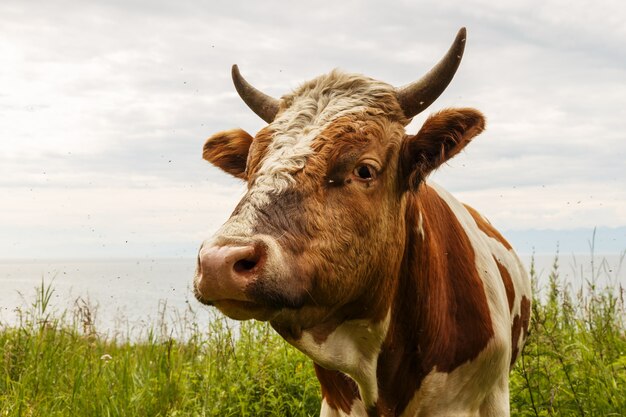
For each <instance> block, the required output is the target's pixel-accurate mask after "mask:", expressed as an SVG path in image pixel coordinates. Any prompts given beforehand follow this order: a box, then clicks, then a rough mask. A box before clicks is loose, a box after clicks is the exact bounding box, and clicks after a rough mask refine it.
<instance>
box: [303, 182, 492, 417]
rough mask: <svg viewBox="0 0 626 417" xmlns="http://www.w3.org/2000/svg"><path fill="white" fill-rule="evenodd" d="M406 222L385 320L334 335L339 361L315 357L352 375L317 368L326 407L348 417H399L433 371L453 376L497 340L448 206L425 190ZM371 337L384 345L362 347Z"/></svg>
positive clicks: (468, 249) (412, 197)
mask: <svg viewBox="0 0 626 417" xmlns="http://www.w3.org/2000/svg"><path fill="white" fill-rule="evenodd" d="M406 225H407V232H406V241H405V254H404V259H403V263H402V266H401V268H400V271H398V279H397V286H396V287H395V289H394V296H393V299H392V301H391V305H390V308H389V315H388V316H387V318H386V320H384V321H381V322H379V323H371V322H370V323H369V324H366V323H367V321H361V327H360V328H361V330H362V331H361V332H360V333H359V332H355V331H354V330H355V328H358V327H359V326H358V324H357V323H353V325H352V326H353V327H352V329H351V330H350V331H344V332H339V333H337V335H338V336H337V339H336V340H334V341H335V342H338V343H336V344H335V343H332V345H334V346H335V349H336V350H337V351H336V352H334V353H335V354H337V356H336V357H333V356H332V355H331V356H328V358H329V359H330V361H328V362H327V363H324V362H322V361H319V360H317V359H316V356H315V355H310V356H311V357H312V358H313V359H314V360H316V362H317V363H318V364H320V365H322V366H324V367H326V368H328V369H340V370H341V371H343V373H345V374H348V375H349V376H350V377H351V378H352V380H351V379H346V377H345V375H344V374H343V373H342V372H337V371H330V370H327V369H324V368H322V367H320V366H319V365H316V372H317V375H318V379H319V380H320V383H321V385H322V394H323V396H324V401H325V402H326V406H330V407H331V408H333V409H337V410H341V411H342V412H343V413H344V414H343V415H361V414H363V413H365V412H366V410H367V412H368V413H369V414H372V415H385V416H387V415H391V416H394V415H399V414H400V413H401V412H402V411H403V410H404V409H405V407H406V406H407V404H408V403H409V401H410V400H411V399H412V398H413V396H414V395H415V393H416V391H417V390H419V388H420V385H421V383H422V380H423V379H424V378H425V377H426V376H427V375H428V374H429V373H431V371H433V370H435V371H437V372H445V373H449V372H452V371H453V370H454V369H456V368H457V367H458V366H460V365H461V364H463V363H465V362H467V361H469V360H471V359H473V358H475V357H476V356H477V355H478V353H479V352H480V351H481V350H482V349H483V348H484V347H485V345H486V344H487V342H488V340H489V339H490V338H491V336H492V335H493V329H492V325H491V321H490V318H489V312H488V307H487V302H486V297H485V294H484V291H483V284H482V281H481V279H480V277H479V276H478V274H477V273H476V265H475V261H474V249H473V247H472V245H471V243H470V240H469V238H468V237H467V235H466V233H465V231H464V229H463V226H462V225H461V224H460V223H459V221H458V220H457V218H456V216H455V215H454V213H453V211H452V210H451V208H450V207H449V204H448V203H447V202H446V201H445V200H444V198H442V197H441V196H440V194H439V193H438V192H437V191H435V190H434V189H433V188H431V187H428V186H426V185H423V186H422V187H420V190H419V192H418V193H416V194H409V195H408V196H407V202H406ZM468 271H469V272H468ZM348 323H349V322H348ZM346 324H347V323H346ZM342 326H343V325H342ZM349 326H350V325H347V327H346V328H345V329H344V330H348V329H349ZM368 326H369V327H368ZM338 329H339V328H338ZM383 333H384V335H383ZM372 334H376V335H377V338H378V337H381V336H382V337H384V340H383V341H382V343H381V344H377V343H378V339H377V338H370V340H369V342H368V343H365V344H363V343H362V342H363V340H367V338H366V339H363V337H364V336H365V335H370V336H371V335H372ZM339 335H341V336H339ZM331 336H332V335H331ZM339 337H343V338H344V339H342V340H341V341H340V340H339ZM328 346H331V345H330V344H329V345H327V349H328ZM346 352H350V354H349V355H346ZM307 353H308V352H307ZM359 355H361V356H360V357H359ZM337 357H350V358H351V359H350V360H351V363H352V365H356V364H362V366H360V367H358V366H357V368H358V372H357V373H354V369H348V368H346V367H343V366H341V365H340V366H338V363H337V360H336V359H337ZM333 360H334V362H333ZM355 382H356V383H355ZM357 388H358V389H357ZM359 410H360V412H359ZM331 415H332V414H331ZM337 415H342V414H337Z"/></svg>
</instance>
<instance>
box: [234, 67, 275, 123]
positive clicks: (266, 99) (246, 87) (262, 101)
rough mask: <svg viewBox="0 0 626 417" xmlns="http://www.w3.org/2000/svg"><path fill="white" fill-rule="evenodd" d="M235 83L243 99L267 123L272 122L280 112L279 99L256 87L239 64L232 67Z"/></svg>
mask: <svg viewBox="0 0 626 417" xmlns="http://www.w3.org/2000/svg"><path fill="white" fill-rule="evenodd" d="M232 75H233V83H234V84H235V88H236V89H237V92H238V93H239V96H240V97H241V98H242V100H243V101H244V102H245V103H246V104H247V105H248V107H250V109H252V111H253V112H255V113H256V114H257V115H258V116H259V117H260V118H261V119H263V120H265V121H266V122H267V123H272V122H273V121H274V118H275V117H276V113H278V106H279V101H278V100H276V99H275V98H274V97H270V96H268V95H267V94H265V93H262V92H261V91H259V90H257V89H256V88H254V87H253V86H252V85H250V83H248V82H247V81H246V80H245V79H244V78H243V77H242V76H241V73H240V72H239V68H238V67H237V65H233V69H232Z"/></svg>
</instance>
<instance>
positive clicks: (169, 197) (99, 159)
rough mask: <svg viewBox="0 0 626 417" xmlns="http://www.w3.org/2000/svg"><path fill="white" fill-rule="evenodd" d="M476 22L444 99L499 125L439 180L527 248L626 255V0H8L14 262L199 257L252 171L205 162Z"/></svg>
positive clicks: (3, 190)
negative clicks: (247, 98)
mask: <svg viewBox="0 0 626 417" xmlns="http://www.w3.org/2000/svg"><path fill="white" fill-rule="evenodd" d="M463 26H465V27H467V31H468V37H467V44H466V49H465V55H464V58H463V61H462V63H461V66H460V68H459V71H458V72H457V75H456V76H455V78H454V80H453V81H452V83H451V84H450V86H449V87H448V89H447V90H446V92H444V93H443V94H442V96H441V97H440V98H439V99H438V100H437V101H436V102H435V103H434V104H433V105H431V107H430V108H429V109H428V110H426V111H425V112H424V113H422V114H421V115H419V116H418V117H416V118H415V119H414V121H413V122H412V123H411V125H409V126H408V128H407V131H408V132H409V133H415V132H417V130H418V129H419V127H420V125H421V124H422V123H423V121H424V119H425V118H426V117H427V115H428V114H429V113H432V112H434V111H437V110H438V109H441V108H444V107H455V106H456V107H475V108H477V109H479V110H481V111H482V112H483V113H484V114H485V115H486V117H487V130H486V131H485V132H484V133H483V134H482V135H480V136H479V137H478V138H477V139H476V140H475V141H474V142H472V144H471V145H470V146H469V147H468V148H467V150H466V151H465V152H463V153H462V154H461V155H460V156H458V157H456V158H454V159H453V160H451V161H450V162H449V163H448V164H447V165H446V166H444V167H443V168H441V169H440V170H439V171H437V172H435V173H434V174H433V175H432V177H431V179H432V180H433V181H435V182H437V183H439V184H441V185H442V186H444V187H445V188H447V189H448V190H449V191H451V192H452V193H453V194H454V195H455V196H457V197H458V198H459V199H460V200H462V201H464V202H466V203H469V204H470V205H472V206H474V207H475V208H477V209H478V210H479V211H480V212H482V213H483V214H484V215H485V216H486V217H487V218H489V219H490V221H491V222H492V223H493V224H494V225H495V226H496V227H497V228H498V229H499V230H501V231H502V232H503V233H504V235H505V236H506V237H508V238H509V239H510V240H511V241H512V242H513V244H514V246H516V247H518V248H519V250H520V251H521V252H525V253H528V252H530V251H533V250H534V251H537V252H552V251H554V250H555V248H556V247H557V244H558V245H559V247H560V250H561V251H564V252H567V251H572V252H587V251H588V250H589V244H590V240H591V238H592V235H593V230H594V228H595V229H596V234H595V236H596V250H598V251H602V252H607V253H608V252H611V253H618V252H621V251H623V250H626V167H625V165H626V164H625V161H626V110H625V101H626V3H625V2H623V1H621V0H620V1H600V2H597V1H594V2H591V1H580V0H573V1H570V0H568V1H561V0H547V1H546V0H542V1H524V2H494V1H491V0H490V1H487V0H466V1H458V2H444V1H422V2H415V1H399V2H393V3H390V2H377V1H343V2H339V1H316V2H313V3H312V2H306V3H305V2H289V1H263V2H238V1H228V2H220V1H210V2H209V1H192V0H187V1H177V2H170V1H162V0H150V1H147V0H146V1H132V0H131V1H122V0H117V1H115V0H111V1H89V2H80V1H73V2H69V1H67V2H64V1H28V2H26V1H14V0H3V1H2V2H0V144H1V147H0V258H24V259H40V258H79V257H85V258H90V257H91V258H107V257H194V256H195V255H196V252H197V248H198V246H199V244H200V242H201V241H202V240H203V239H205V238H207V237H208V236H210V235H211V234H212V232H213V231H215V230H216V229H217V228H218V227H219V225H221V224H222V223H223V222H224V221H225V220H226V219H227V218H228V216H229V215H230V213H231V212H232V210H233V208H234V206H235V204H236V203H237V201H238V200H239V199H240V198H241V196H242V195H243V192H244V185H243V184H242V183H241V182H239V181H237V180H234V179H232V178H230V177H228V176H227V175H226V174H224V173H222V172H220V171H219V170H217V169H216V168H213V167H211V166H210V165H209V164H208V163H206V162H205V161H203V160H202V159H201V153H202V145H203V144H204V141H205V140H206V138H207V137H209V136H210V135H212V134H213V133H216V132H218V131H220V130H224V129H231V128H237V127H240V128H243V129H245V130H247V131H248V132H250V133H253V134H254V133H255V132H256V131H258V130H259V129H260V128H262V127H263V126H264V122H263V121H262V120H261V119H259V118H258V117H257V116H256V115H255V114H254V113H252V111H250V110H249V109H248V108H247V107H246V106H245V104H243V102H242V101H241V100H240V99H239V97H238V96H237V94H236V92H235V90H234V88H233V86H232V81H231V79H230V67H231V65H232V64H235V63H236V64H238V65H239V68H240V69H241V71H242V73H243V74H244V76H245V77H246V78H247V79H248V80H249V81H250V82H251V83H253V84H254V85H255V86H256V87H257V88H259V89H261V90H263V91H265V92H266V93H268V94H270V95H273V96H275V97H280V96H281V95H282V94H285V93H287V92H289V91H290V90H291V89H293V88H295V87H297V86H298V85H299V84H300V83H302V82H304V81H306V80H309V79H311V78H313V77H315V76H317V75H320V74H323V73H326V72H328V71H330V70H331V69H333V68H341V69H343V70H345V71H349V72H358V73H363V74H366V75H368V76H371V77H373V78H377V79H380V80H383V81H386V82H388V83H390V84H393V85H397V86H401V85H404V84H406V83H409V82H411V81H413V80H415V79H417V78H419V77H421V76H422V75H423V74H424V73H425V72H426V71H427V70H428V69H430V67H431V66H432V65H433V64H434V63H436V62H437V61H438V60H439V59H440V58H441V57H442V56H443V54H444V53H445V51H446V50H447V48H448V47H449V45H450V44H451V42H452V40H453V38H454V36H455V34H456V32H457V31H458V29H459V28H460V27H463Z"/></svg>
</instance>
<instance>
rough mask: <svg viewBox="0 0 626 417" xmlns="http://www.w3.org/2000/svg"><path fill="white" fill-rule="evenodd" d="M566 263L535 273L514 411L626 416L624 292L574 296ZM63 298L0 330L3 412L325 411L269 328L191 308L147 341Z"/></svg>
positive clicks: (595, 289) (41, 294) (294, 356)
mask: <svg viewBox="0 0 626 417" xmlns="http://www.w3.org/2000/svg"><path fill="white" fill-rule="evenodd" d="M558 262H559V260H558V257H556V258H555V262H554V266H553V268H552V271H551V272H550V275H549V278H548V281H547V285H546V287H545V288H539V287H538V279H537V274H536V272H535V270H534V267H533V268H531V275H532V277H533V285H534V287H535V294H536V296H535V300H534V305H533V318H532V324H531V334H530V338H529V340H528V344H527V346H526V348H525V350H524V351H523V354H522V356H521V358H520V359H519V360H518V362H517V364H516V366H515V368H514V370H513V372H512V375H511V410H512V415H519V416H625V415H626V334H625V326H624V324H625V308H624V290H623V288H622V287H621V286H617V285H615V286H608V287H606V286H605V287H599V286H598V285H597V284H596V281H595V277H593V276H592V277H588V280H587V281H586V284H585V286H584V287H581V288H577V289H574V288H571V284H570V283H567V282H563V281H562V279H561V277H560V273H559V269H560V267H559V263H558ZM592 270H593V268H592ZM593 274H594V273H593V272H592V275H593ZM52 294H53V289H52V287H51V286H46V285H44V284H43V283H42V285H41V286H40V288H38V290H37V295H36V297H35V298H34V300H33V303H32V305H30V306H28V307H26V308H24V309H23V310H22V311H21V312H20V315H19V321H18V323H17V325H13V326H10V327H9V326H6V325H2V326H0V416H313V415H318V414H319V405H320V391H319V386H318V383H317V380H316V378H315V374H314V371H313V367H312V364H311V362H310V361H309V360H308V359H307V358H306V357H305V356H304V355H302V354H301V353H300V352H298V351H296V350H295V349H294V348H292V347H290V346H289V345H287V344H286V343H285V342H284V341H283V340H282V339H281V338H280V337H279V336H277V335H276V334H275V333H274V332H273V331H272V330H271V328H269V327H268V326H267V325H264V324H259V323H255V322H244V323H241V324H240V325H238V326H237V327H233V326H232V325H231V324H230V322H228V321H227V320H225V319H223V318H221V316H219V315H217V314H216V316H215V318H214V319H213V320H212V321H211V324H210V325H209V327H208V328H202V329H200V328H198V326H197V324H196V322H195V320H194V318H193V317H194V315H193V313H192V312H191V310H190V311H186V312H182V313H178V316H176V320H174V328H173V327H172V324H171V323H170V322H169V321H168V320H166V317H165V316H166V314H167V312H168V310H167V308H166V306H165V305H163V306H162V307H161V311H160V316H159V317H160V319H159V320H157V322H156V323H155V324H154V325H152V326H146V327H145V328H144V329H143V330H142V332H141V335H140V336H139V337H138V338H135V339H129V338H128V337H119V336H105V335H101V334H99V333H98V332H97V329H96V327H95V325H94V319H93V313H92V310H91V309H90V308H89V306H88V305H87V304H86V303H84V302H77V303H76V305H75V306H74V307H73V308H70V309H68V310H66V311H63V312H57V311H54V310H52V309H51V307H50V300H51V297H52ZM168 323H169V324H168ZM174 335H178V336H182V337H173V336H174Z"/></svg>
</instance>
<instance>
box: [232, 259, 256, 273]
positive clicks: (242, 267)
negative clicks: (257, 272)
mask: <svg viewBox="0 0 626 417" xmlns="http://www.w3.org/2000/svg"><path fill="white" fill-rule="evenodd" d="M256 264H257V261H255V260H252V259H242V260H240V261H237V262H235V265H234V267H233V268H234V269H235V272H246V271H250V270H252V268H254V267H255V266H256Z"/></svg>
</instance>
